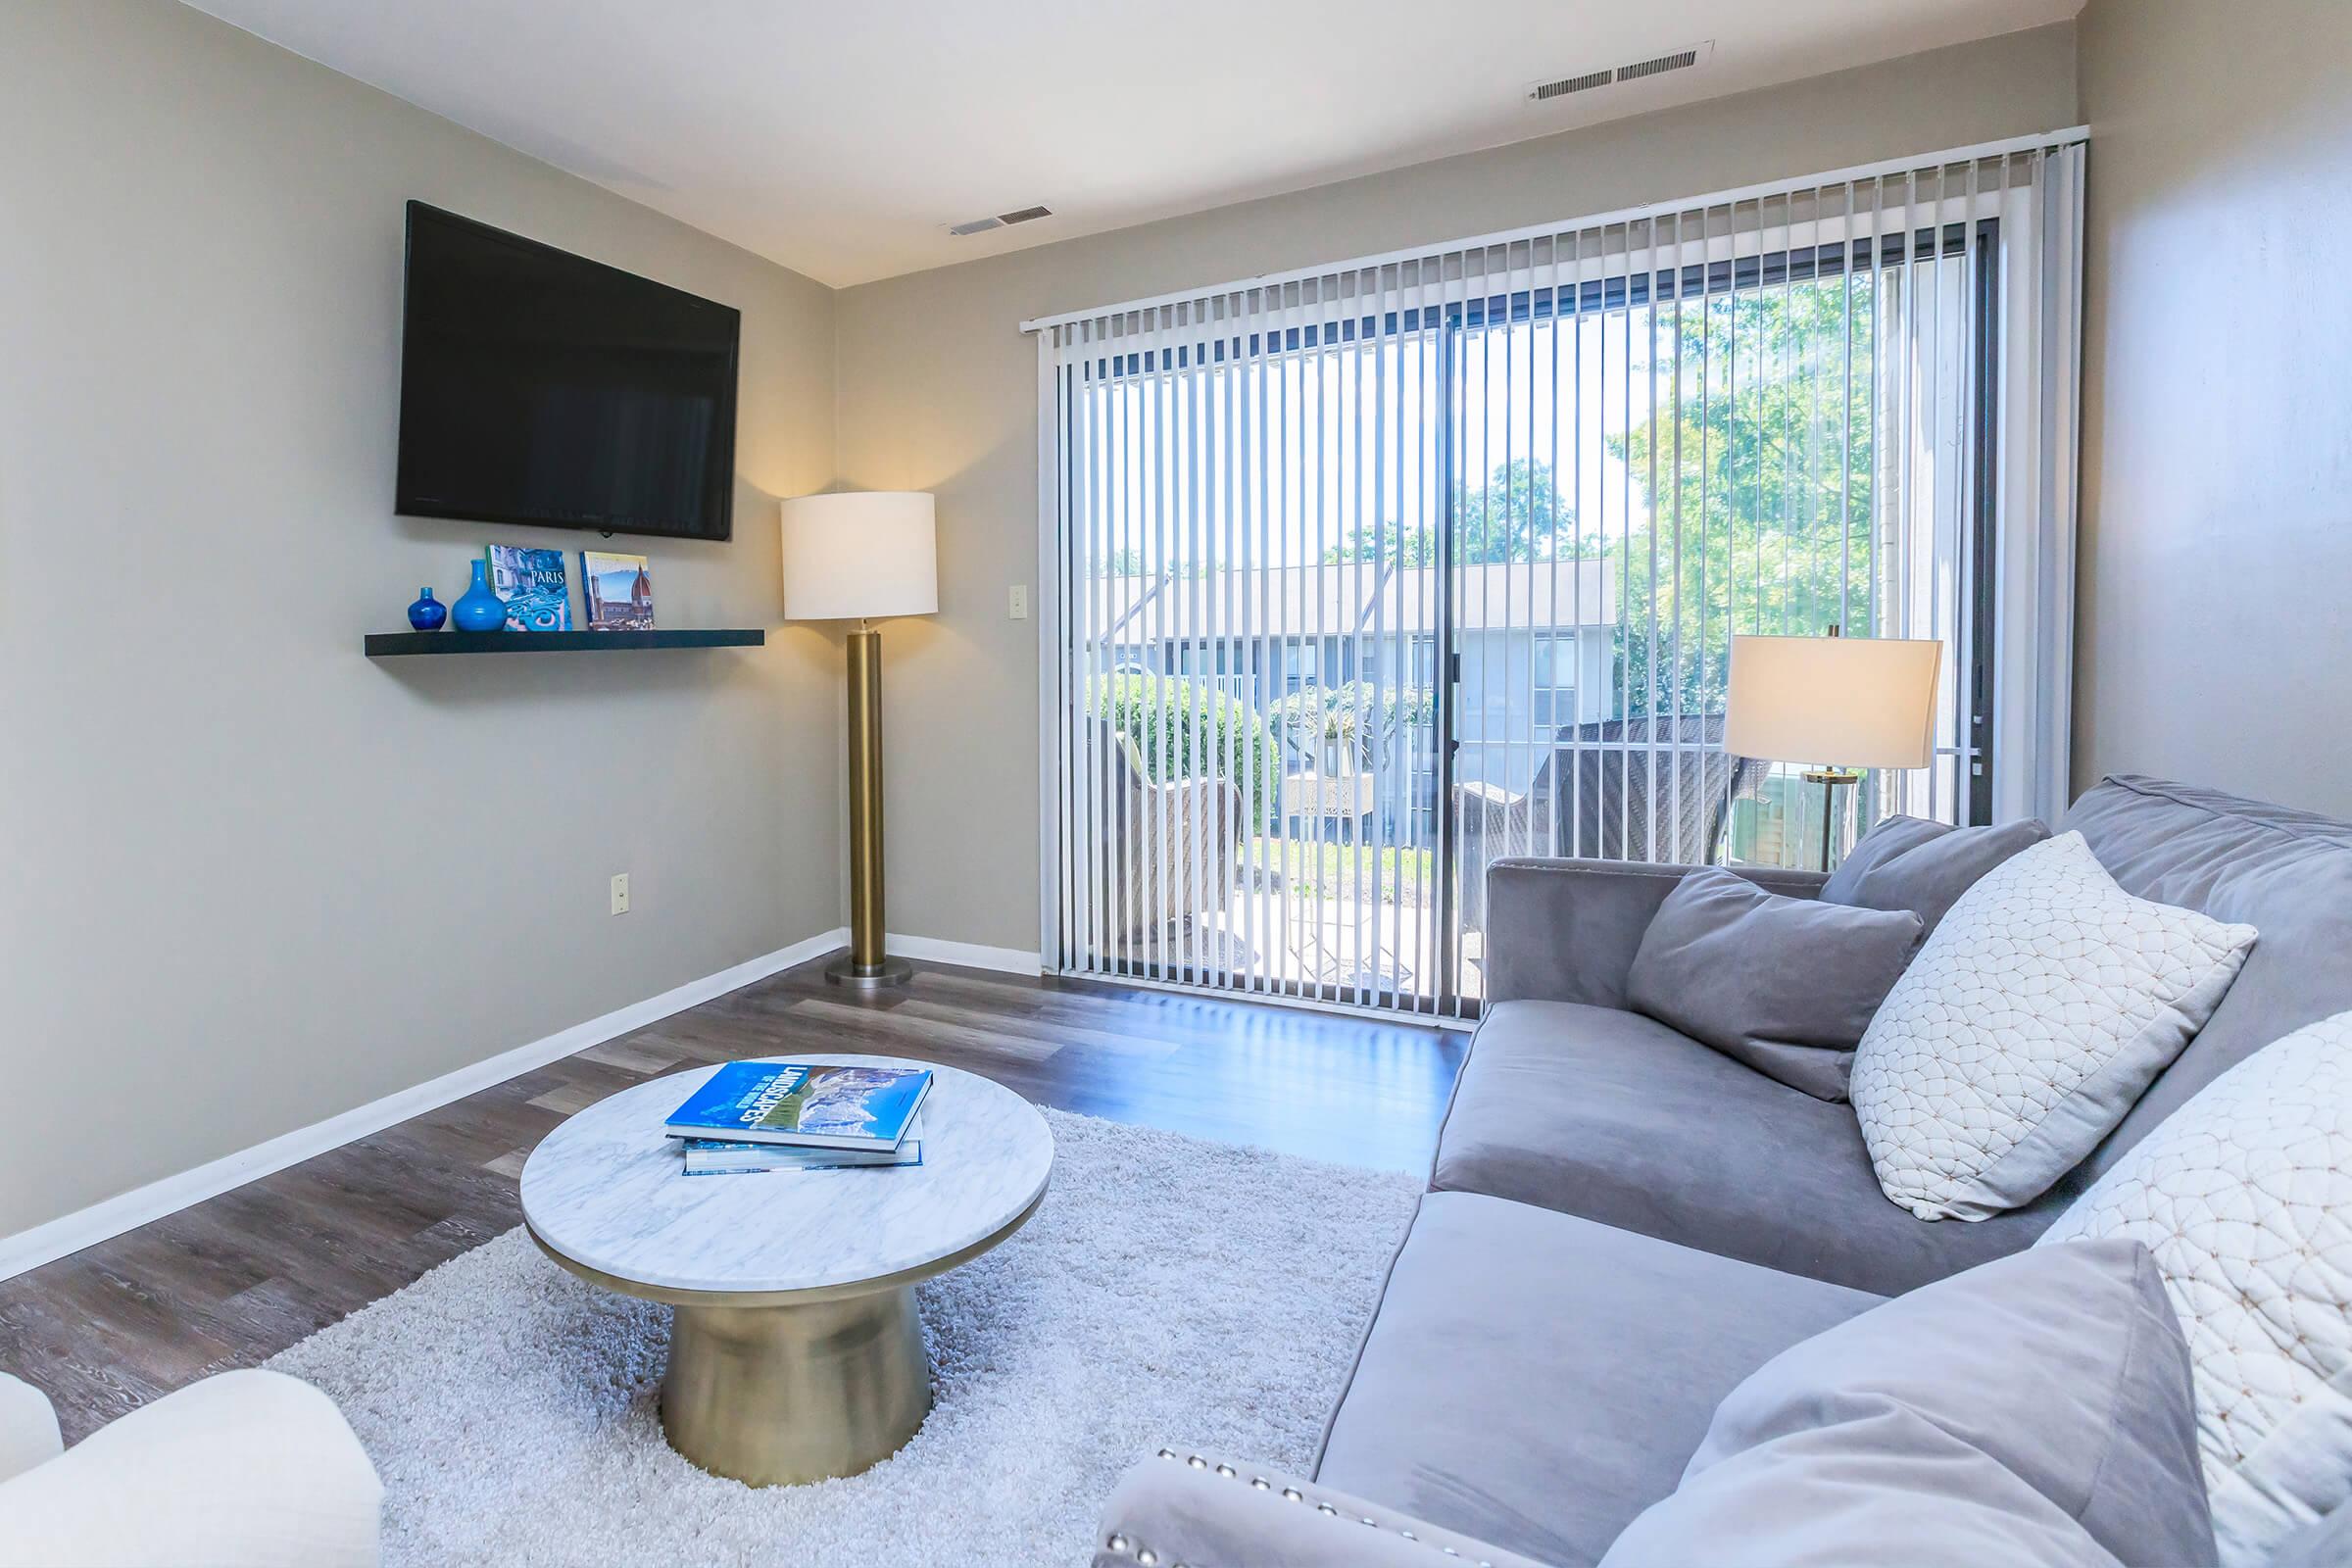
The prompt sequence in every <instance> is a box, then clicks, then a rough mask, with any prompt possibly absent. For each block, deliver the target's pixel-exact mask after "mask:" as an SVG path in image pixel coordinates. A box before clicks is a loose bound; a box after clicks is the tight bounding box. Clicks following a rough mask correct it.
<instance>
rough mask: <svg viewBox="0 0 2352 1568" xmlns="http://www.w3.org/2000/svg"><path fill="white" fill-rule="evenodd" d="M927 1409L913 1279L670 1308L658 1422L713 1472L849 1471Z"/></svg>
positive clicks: (758, 1477) (871, 1459)
mask: <svg viewBox="0 0 2352 1568" xmlns="http://www.w3.org/2000/svg"><path fill="white" fill-rule="evenodd" d="M1024 1217H1025V1216H1024ZM930 1412H931V1366H930V1362H929V1361H928V1360H927V1359H926V1358H925V1355H924V1352H923V1325H922V1320H921V1319H920V1318H919V1317H917V1316H916V1315H915V1309H914V1287H913V1286H912V1285H902V1286H897V1287H894V1288H888V1289H884V1290H880V1291H873V1292H869V1293H865V1294H862V1295H857V1296H849V1297H843V1298H839V1299H832V1300H818V1301H812V1302H809V1303H807V1304H803V1305H792V1306H683V1305H681V1306H679V1307H678V1308H677V1316H676V1319H675V1324H674V1326H673V1327H672V1329H671V1331H670V1341H669V1369H668V1371H666V1372H665V1373H663V1374H662V1430H663V1431H664V1432H665V1433H667V1435H668V1437H669V1443H670V1446H671V1447H673V1448H676V1449H677V1450H678V1452H679V1453H681V1454H683V1455H685V1456H686V1458H688V1459H689V1460H691V1461H693V1462H694V1463H695V1464H696V1465H699V1466H700V1467H701V1468H703V1469H705V1470H708V1471H710V1472H711V1474H713V1475H721V1476H730V1477H732V1478H733V1479H735V1480H737V1481H741V1482H745V1483H747V1484H749V1485H751V1486H755V1487H774V1486H789V1485H794V1484H797V1483H800V1482H805V1481H821V1480H824V1479H826V1478H827V1477H829V1476H850V1475H856V1474H857V1473H858V1471H860V1470H865V1469H870V1468H871V1467H872V1466H874V1465H877V1464H879V1463H881V1462H882V1461H883V1460H884V1459H887V1458H889V1457H890V1456H891V1455H892V1454H894V1453H896V1452H898V1451H899V1449H900V1448H901V1447H903V1446H905V1445H906V1442H907V1439H908V1438H911V1437H913V1436H914V1434H915V1432H916V1431H917V1429H919V1428H920V1427H921V1426H922V1424H923V1418H924V1417H925V1416H927V1415H928V1414H930Z"/></svg>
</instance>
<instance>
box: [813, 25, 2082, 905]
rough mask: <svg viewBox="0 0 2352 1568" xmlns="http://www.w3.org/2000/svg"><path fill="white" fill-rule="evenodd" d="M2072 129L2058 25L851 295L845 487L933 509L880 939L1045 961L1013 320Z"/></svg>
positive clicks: (845, 366) (1020, 390)
mask: <svg viewBox="0 0 2352 1568" xmlns="http://www.w3.org/2000/svg"><path fill="white" fill-rule="evenodd" d="M2073 123H2076V114H2075V56H2074V29H2073V27H2072V25H2060V26H2056V27H2047V28H2041V29H2037V30H2034V31H2030V32H2022V33H2014V34H2010V35H2008V36H2006V37H2000V38H1994V39H1990V40H1986V41H1985V42H1982V43H1976V44H1969V45H1964V46H1961V47H1957V48H1953V49H1946V50H1939V51H1936V52H1934V53H1931V54H1926V55H1916V56H1912V57H1910V58H1908V59H1904V60H1898V61H1893V62H1890V63H1887V64H1885V65H1881V66H1874V67H1870V68H1867V69H1865V70H1860V71H1853V72H1847V73H1840V74H1838V75H1832V76H1823V77H1817V78H1815V79H1813V80H1810V81H1805V82H1799V83H1795V84H1793V85H1790V86H1786V87H1779V88H1773V89H1770V90H1767V91H1763V92H1758V93H1752V94H1747V95H1743V96H1740V97H1736V98H1728V99H1720V100H1717V101H1714V102H1711V103H1705V104H1699V105H1694V106H1691V107H1688V108H1683V109H1677V110H1672V111H1668V112H1665V113H1662V114H1658V115H1652V116H1647V117H1644V118H1641V119H1636V120H1627V121H1620V122H1617V123H1611V124H1604V125H1598V126H1594V127H1592V128H1590V129H1586V130H1579V131H1574V132H1571V133H1568V134H1566V135H1562V136H1557V137H1551V138H1547V139H1544V140H1541V141H1532V142H1523V143H1520V144H1518V145H1516V146H1511V147H1503V148H1498V149H1495V150H1494V151H1490V152H1483V153H1476V154H1472V155H1469V156H1466V157H1462V158H1455V159H1448V160H1446V161H1443V162H1439V163H1434V164H1425V165H1421V166H1418V167H1416V168H1412V169H1407V170H1401V171H1398V172H1394V173H1387V174H1379V175H1374V176H1371V177H1368V178H1364V179H1358V180H1350V181H1348V182H1346V183H1343V184H1337V185H1327V186H1323V187H1320V188H1318V189H1315V190H1309V191H1303V192H1299V193H1298V194H1295V195H1289V196H1280V197H1274V198H1271V199H1269V200H1266V201H1260V202H1250V203H1247V204H1243V205H1240V206H1234V207H1226V208H1221V209H1218V210H1216V211H1213V212H1208V213H1202V214H1200V215H1197V216H1194V217H1189V218H1181V219H1173V220H1170V221H1166V222H1160V223H1152V224H1149V225H1146V226H1143V227H1138V228H1131V229H1125V230H1122V231H1119V232H1116V233H1111V234H1103V235H1096V236H1092V237H1088V238H1084V239H1076V240H1071V241H1069V242H1067V243H1064V244H1059V245H1052V246H1046V247H1042V248H1040V249H1037V250H1031V251H1023V252H1017V253H1014V254H1012V255H1009V256H1004V257H997V258H992V259H989V260H986V261H980V262H974V263H970V264H968V265H965V266H961V267H956V268H948V269H943V270H935V271H930V272H921V273H916V274H913V275H911V276H907V277H901V278H893V279H889V280H887V281H883V282H878V283H871V284H866V285H863V286H860V287H858V288H853V289H848V290H844V291H843V292H842V293H841V294H840V295H839V296H838V297H837V300H836V306H835V310H836V322H837V327H838V337H837V349H838V353H839V364H840V383H839V404H838V417H839V420H840V440H839V444H838V467H839V471H840V473H841V476H842V478H843V479H844V481H845V482H847V483H848V484H849V485H850V486H852V487H853V488H893V489H897V488H908V489H928V490H934V491H936V492H937V493H938V496H939V518H940V541H939V559H940V576H941V582H940V613H939V614H938V615H937V616H935V617H931V618H927V619H921V620H906V621H894V622H892V623H891V624H890V626H889V628H888V630H887V633H886V640H887V642H888V644H889V653H888V661H887V662H888V665H889V671H888V684H889V688H890V697H889V702H888V703H887V704H886V705H885V713H886V715H887V717H886V722H887V726H888V741H887V743H888V747H889V757H890V766H891V773H890V777H889V781H888V788H889V814H890V837H889V854H890V868H889V869H890V898H891V908H892V910H893V915H892V919H891V925H892V928H893V929H894V930H899V931H910V932H915V933H919V934H921V935H925V936H932V937H943V938H947V939H950V940H956V941H965V942H978V943H984V944H988V945H991V946H1000V947H1007V948H1016V949H1022V950H1028V951H1034V950H1035V949H1036V946H1037V925H1038V866H1037V861H1038V836H1037V810H1038V806H1037V803H1038V762H1037V752H1038V747H1037V723H1038V721H1037V623H1036V622H1035V621H1033V620H1028V621H1014V620H1010V619H1007V618H1006V613H1005V595H1006V590H1007V588H1008V587H1009V586H1010V585H1011V584H1014V583H1031V584H1034V583H1035V581H1036V578H1037V574H1038V569H1037V417H1036V410H1037V351H1036V347H1035V344H1034V343H1033V341H1032V340H1031V339H1029V338H1026V337H1024V336H1022V335H1021V333H1020V332H1019V330H1018V327H1017V323H1018V322H1020V321H1021V320H1022V319H1025V318H1029V317H1033V316H1039V315H1045V314H1050V313H1053V312H1055V311H1061V310H1072V309H1080V308H1083V307H1087V306H1092V305H1100V304H1106V303H1110V302H1114V301H1118V300H1124V299H1134V298H1138V297H1140V296H1144V295H1149V294H1154V293H1158V292H1161V291H1164V290H1169V289H1176V288H1183V287H1188V286H1194V285H1202V284H1209V283H1216V282H1222V281H1225V280H1227V279H1230V278H1235V277H1243V276H1248V275H1250V274H1251V273H1254V272H1261V271H1267V270H1277V269H1281V268H1287V267H1294V266H1304V265H1308V264H1311V263H1314V262H1320V261H1331V260H1337V259H1341V258H1345V257H1348V256H1354V255H1362V254H1367V253H1372V252H1378V251H1384V250H1388V249H1392V248H1395V247H1398V246H1403V245H1408V244H1413V243H1419V242H1427V241H1438V240H1445V239H1450V238H1457V237H1461V236H1465V235H1470V234H1477V233H1482V232H1487V231H1490V230H1494V229H1500V228H1508V227H1513V226H1516V225H1519V224H1523V223H1532V222H1541V221H1547V220H1551V219H1558V218H1566V217H1572V216H1575V215H1577V214H1580V213H1592V212H1599V211H1604V210H1609V209H1614V208H1617V207H1621V206H1626V205H1630V204H1632V203H1635V202H1640V201H1648V200H1657V199H1668V198H1673V197H1679V196H1688V195H1696V194H1699V193H1701V192H1705V191H1710V190H1720V189H1725V188H1727V187H1731V186H1737V185H1743V184H1747V183H1750V182H1754V181H1758V180H1766V179H1773V178H1779V177H1784V176H1789V175H1796V174H1803V173H1807V172H1816V171H1822V170H1829V169H1836V168H1840V167H1844V166H1846V165H1850V164H1857V163H1865V162H1869V161H1872V160H1876V159H1880V158H1889V157H1896V156H1901V155H1905V154H1910V153H1926V152H1933V151H1936V150H1937V149H1940V148H1944V147H1950V146H1955V145H1959V144H1963V143H1967V142H1974V141H1980V140H1985V139H1989V138H1992V137H1997V136H2008V135H2020V134H2027V133H2031V132H2035V131H2043V130H2050V129H2055V128H2059V127H2062V126H2065V125H2070V124H2073ZM975 823H985V824H987V826H986V830H985V831H976V830H975V828H974V826H973V824H975Z"/></svg>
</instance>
